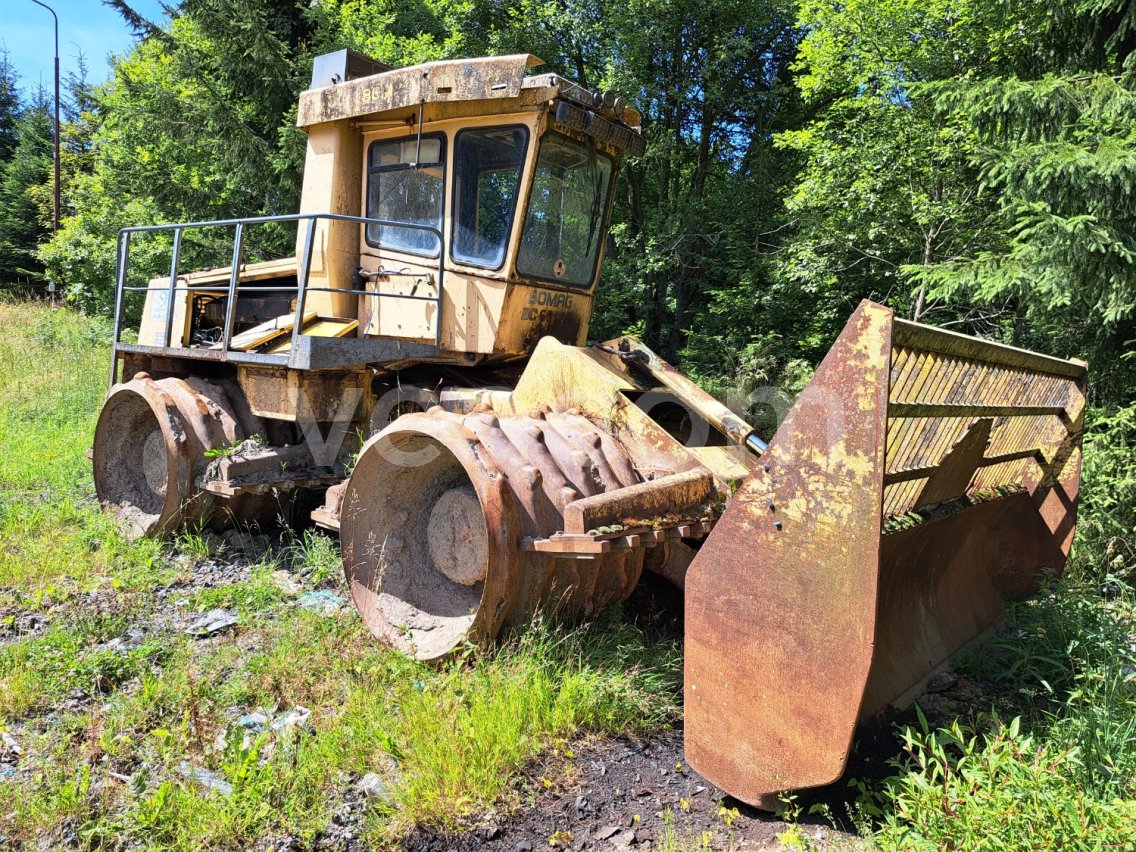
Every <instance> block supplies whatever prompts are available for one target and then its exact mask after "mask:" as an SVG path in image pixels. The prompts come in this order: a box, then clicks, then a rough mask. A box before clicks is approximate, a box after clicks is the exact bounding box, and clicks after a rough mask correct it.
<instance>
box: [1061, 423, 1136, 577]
mask: <svg viewBox="0 0 1136 852" xmlns="http://www.w3.org/2000/svg"><path fill="white" fill-rule="evenodd" d="M1134 453H1136V405H1128V406H1126V407H1123V408H1113V409H1098V410H1091V411H1090V412H1089V416H1088V423H1087V426H1086V430H1085V445H1084V459H1085V460H1084V466H1083V468H1082V479H1083V485H1082V489H1081V503H1080V514H1081V517H1080V522H1079V523H1078V525H1077V541H1076V550H1075V556H1076V559H1077V564H1078V565H1079V566H1082V567H1083V568H1084V569H1085V570H1086V571H1087V573H1089V575H1090V576H1095V577H1096V578H1098V579H1100V578H1102V575H1103V574H1106V573H1107V574H1113V575H1116V576H1118V577H1120V578H1122V579H1124V580H1125V581H1127V582H1131V581H1132V577H1133V572H1134V570H1136V470H1134V469H1133V465H1132V458H1133V454H1134Z"/></svg>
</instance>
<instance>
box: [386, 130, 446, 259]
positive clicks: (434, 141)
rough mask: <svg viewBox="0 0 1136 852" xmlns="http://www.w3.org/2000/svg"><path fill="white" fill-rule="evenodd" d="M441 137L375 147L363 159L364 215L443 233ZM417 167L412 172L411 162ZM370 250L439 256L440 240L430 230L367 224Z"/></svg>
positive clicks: (443, 148) (443, 151) (402, 140)
mask: <svg viewBox="0 0 1136 852" xmlns="http://www.w3.org/2000/svg"><path fill="white" fill-rule="evenodd" d="M444 141H445V140H444V139H443V138H442V137H441V136H423V137H422V144H421V150H419V144H418V139H417V138H416V137H414V136H411V137H409V138H407V139H397V140H393V141H389V142H388V141H384V142H373V143H371V147H370V149H369V150H368V154H367V157H368V159H367V216H368V218H371V219H387V220H389V221H392V222H407V223H409V224H414V225H431V226H433V227H435V228H437V229H438V230H439V231H440V230H441V229H442V198H443V189H444V175H445V163H444V157H445V148H446V146H445V145H444V144H443V143H444ZM416 156H417V158H418V165H417V167H414V166H413V165H412V164H413V163H414V160H415V157H416ZM367 242H368V244H370V245H373V246H381V247H382V248H389V249H395V250H397V251H405V252H409V253H411V254H423V255H427V256H430V257H437V256H438V251H439V248H440V246H439V244H438V238H437V237H436V236H435V235H434V234H431V233H430V232H429V231H420V230H418V229H416V228H397V227H394V226H391V225H368V226H367Z"/></svg>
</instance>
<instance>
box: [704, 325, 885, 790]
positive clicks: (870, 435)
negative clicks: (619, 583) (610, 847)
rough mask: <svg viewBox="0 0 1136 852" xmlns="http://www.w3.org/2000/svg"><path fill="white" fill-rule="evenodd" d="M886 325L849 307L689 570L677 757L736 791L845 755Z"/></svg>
mask: <svg viewBox="0 0 1136 852" xmlns="http://www.w3.org/2000/svg"><path fill="white" fill-rule="evenodd" d="M889 321H890V312H888V311H886V309H883V308H880V307H879V306H875V305H862V306H861V307H860V309H859V310H857V311H856V313H855V314H854V315H853V317H852V319H851V320H849V323H848V326H847V327H846V328H845V331H844V332H843V333H842V334H841V336H840V337H839V338H838V339H837V341H836V343H835V344H834V345H833V347H832V349H831V350H830V351H829V353H828V355H827V357H826V358H825V359H824V361H823V362H822V364H821V365H820V367H819V368H818V369H817V372H816V374H815V376H814V377H813V379H812V381H811V382H810V383H809V386H808V388H806V390H805V392H804V393H803V394H802V395H801V397H800V398H799V399H798V400H797V403H796V405H794V407H793V408H792V410H791V411H790V412H789V414H788V416H787V417H786V419H785V421H784V422H783V423H782V424H781V427H780V428H779V429H778V431H777V434H776V435H775V436H774V439H773V440H772V441H770V443H769V448H768V450H767V451H766V453H765V455H763V456H762V458H761V460H760V461H761V463H760V464H759V466H758V468H757V470H756V471H755V472H754V473H753V474H752V475H751V476H750V478H749V479H747V480H746V481H745V483H744V484H743V485H742V487H741V488H740V489H739V491H738V492H737V493H736V494H735V495H734V497H733V498H732V500H731V501H730V503H729V504H728V506H727V508H726V512H725V513H724V515H723V516H722V519H721V520H720V521H719V522H718V526H717V528H716V529H715V530H714V532H713V534H712V535H711V536H710V537H709V538H708V539H707V541H706V543H705V544H704V545H703V546H702V549H701V550H700V551H699V552H698V555H697V556H696V557H695V559H694V562H693V564H692V565H691V567H690V570H689V572H688V573H687V577H686V624H685V631H686V641H685V657H686V660H685V707H686V720H685V730H686V754H687V759H688V760H689V761H690V765H691V766H692V767H693V768H694V769H696V770H697V771H698V772H700V773H702V774H703V775H705V776H706V777H707V778H709V779H710V780H711V781H713V782H714V783H715V784H717V785H719V786H720V787H722V789H724V790H726V791H727V792H729V793H730V794H732V795H734V796H736V797H738V798H740V799H742V800H743V801H747V802H751V803H754V804H762V803H763V801H764V803H765V804H767V805H768V804H770V802H769V801H768V800H767V797H768V796H769V794H771V793H775V792H776V791H778V790H783V789H792V788H797V787H808V786H813V785H817V784H824V783H826V782H829V781H832V780H833V779H835V778H836V777H838V776H839V775H840V773H841V771H842V770H843V768H844V763H845V761H846V759H847V753H848V748H849V745H850V743H851V739H852V732H853V730H854V728H855V725H856V719H857V717H858V714H859V708H860V697H861V695H862V692H863V684H864V681H865V679H866V678H867V675H868V671H869V668H870V665H871V660H872V650H871V649H872V637H873V634H874V629H875V627H874V623H875V610H876V581H877V560H878V553H879V540H880V536H879V530H880V521H881V516H880V498H879V493H880V488H881V485H882V467H883V454H884V444H883V437H884V426H885V418H886V407H887V370H888V353H889V349H890V336H889V331H890V324H889Z"/></svg>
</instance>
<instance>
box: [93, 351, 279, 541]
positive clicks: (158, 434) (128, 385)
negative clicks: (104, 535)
mask: <svg viewBox="0 0 1136 852" xmlns="http://www.w3.org/2000/svg"><path fill="white" fill-rule="evenodd" d="M263 431H265V426H264V423H263V421H261V420H260V419H259V418H257V417H255V416H254V415H253V414H252V412H251V411H249V409H248V406H247V405H246V404H245V402H244V399H243V397H242V396H241V393H240V389H239V388H238V387H237V386H236V384H235V383H233V382H228V381H206V380H204V379H199V378H188V379H180V378H164V379H158V380H154V379H152V378H151V377H150V376H149V375H148V374H147V373H136V374H135V375H134V376H133V378H131V379H130V380H129V381H127V382H123V383H120V384H116V385H115V386H114V387H112V388H111V390H110V393H109V394H108V395H107V399H106V402H105V403H104V404H103V408H102V411H101V412H100V413H99V419H98V422H97V424H96V426H95V441H94V449H93V452H92V457H91V462H92V465H93V472H94V479H95V492H96V494H97V495H98V498H99V501H100V502H101V503H102V504H103V505H104V506H106V507H107V508H109V509H111V510H113V511H114V512H115V514H117V515H118V516H119V518H121V519H122V520H123V521H124V522H125V523H126V525H127V527H128V528H129V529H130V531H131V532H132V533H133V534H135V535H153V534H158V533H162V532H166V531H169V530H172V529H175V528H176V527H178V526H181V525H183V524H187V523H205V522H208V523H210V524H213V525H225V524H227V523H231V522H232V521H233V520H253V519H255V518H257V517H259V516H260V515H261V514H262V513H263V512H264V511H265V505H266V504H265V503H264V501H263V500H258V499H255V498H249V497H238V498H236V499H235V500H234V501H226V502H225V503H224V505H223V507H217V506H214V505H213V504H212V502H211V500H210V499H209V498H208V496H207V495H206V494H205V493H204V491H203V489H202V488H201V487H200V486H199V485H198V481H199V479H200V478H201V477H202V475H203V474H204V473H205V469H206V467H207V465H208V462H209V459H208V458H207V457H206V455H205V453H206V452H207V451H208V450H213V449H216V448H219V447H224V446H227V445H231V444H233V443H234V442H237V441H240V440H243V439H245V438H247V437H249V436H250V435H252V434H255V433H256V432H263Z"/></svg>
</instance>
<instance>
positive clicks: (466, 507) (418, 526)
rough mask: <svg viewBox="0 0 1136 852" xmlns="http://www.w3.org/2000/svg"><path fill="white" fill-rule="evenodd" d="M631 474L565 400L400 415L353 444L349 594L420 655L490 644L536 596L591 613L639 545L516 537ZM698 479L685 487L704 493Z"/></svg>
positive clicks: (372, 620)
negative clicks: (575, 551) (585, 554)
mask: <svg viewBox="0 0 1136 852" xmlns="http://www.w3.org/2000/svg"><path fill="white" fill-rule="evenodd" d="M636 482H638V475H637V474H636V473H635V471H634V469H633V467H632V465H631V462H630V460H629V458H628V456H627V454H626V452H625V451H624V450H623V448H622V446H621V445H620V444H619V443H618V442H616V441H614V440H613V439H612V437H611V436H610V435H608V434H605V433H603V432H602V431H601V430H600V429H599V427H597V425H596V424H594V423H592V422H591V421H590V420H588V419H587V418H585V417H584V416H582V415H581V414H579V413H575V412H573V411H562V412H553V411H548V410H536V411H533V412H530V413H529V414H524V415H515V416H498V415H497V414H495V413H493V412H492V411H489V410H480V411H475V412H473V413H469V414H457V413H453V412H447V411H444V410H443V409H441V408H440V407H436V408H434V409H431V411H430V412H427V413H422V414H409V415H404V416H402V417H400V418H398V419H397V420H396V421H395V422H394V423H392V424H391V425H390V426H388V427H387V428H386V429H384V430H383V431H382V432H381V433H380V434H379V435H377V436H375V437H374V438H372V439H371V440H370V441H368V442H367V444H366V445H364V447H363V450H362V451H361V453H360V455H359V460H358V462H357V464H356V466H355V468H354V470H353V472H352V474H351V477H350V479H349V480H348V482H347V486H346V489H345V490H344V491H343V495H342V503H341V506H340V511H339V523H340V541H341V546H342V550H343V564H344V571H345V573H346V576H347V580H348V583H349V586H350V590H351V595H352V598H353V599H354V601H355V604H356V606H357V607H358V609H359V611H360V613H361V614H362V616H363V620H364V622H365V623H366V624H367V626H368V628H369V629H370V630H371V632H372V633H373V634H374V635H376V636H377V637H378V638H380V639H382V640H383V641H384V642H387V643H388V644H390V645H392V646H394V647H396V648H398V649H400V650H402V651H404V652H405V653H408V654H411V655H413V656H415V657H417V658H418V659H427V660H429V659H438V658H440V657H444V656H446V655H448V654H449V653H451V652H452V651H453V649H454V648H455V647H457V646H458V645H459V644H460V643H462V642H465V641H472V642H478V643H481V644H487V643H489V642H491V641H492V640H493V639H494V638H495V637H496V635H497V632H498V631H499V630H500V629H501V627H502V626H503V625H505V624H517V623H523V622H525V621H527V620H528V619H529V618H531V615H532V613H533V612H534V611H535V610H536V609H537V608H539V607H542V606H550V607H552V608H554V609H569V610H576V611H583V612H592V611H595V610H597V609H600V608H602V607H604V606H606V605H608V604H610V603H613V602H615V601H619V600H623V599H625V598H626V597H627V596H628V595H630V594H631V592H632V591H633V590H634V588H635V585H636V583H637V582H638V580H639V575H640V573H641V571H642V569H643V560H644V554H643V552H642V551H641V550H629V549H628V550H622V551H612V552H607V553H600V554H595V555H594V557H592V558H588V559H574V558H559V557H557V556H556V555H545V554H541V553H537V552H534V551H524V550H522V549H521V540H522V539H524V538H528V539H534V538H542V537H544V536H548V535H551V534H553V533H556V532H558V531H561V530H563V529H564V527H565V516H566V515H569V516H573V517H577V518H583V517H585V516H586V511H583V510H581V509H580V508H579V507H578V506H577V504H578V503H579V502H582V501H586V500H593V501H594V500H595V499H596V498H597V497H600V496H602V495H607V494H619V493H620V492H621V490H625V489H627V488H629V487H630V488H635V487H638V486H636V485H635V483H636ZM708 482H709V475H708V474H704V475H703V476H702V477H701V478H698V480H697V483H692V484H688V485H687V488H688V489H692V493H697V495H698V496H700V497H701V496H704V495H703V491H704V490H705V488H704V486H706V484H707V483H708ZM700 485H701V486H703V487H701V488H700ZM585 509H586V506H585Z"/></svg>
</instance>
